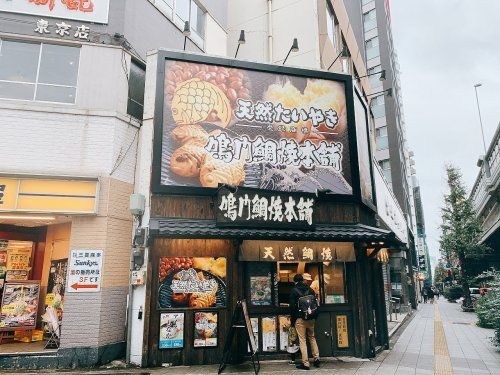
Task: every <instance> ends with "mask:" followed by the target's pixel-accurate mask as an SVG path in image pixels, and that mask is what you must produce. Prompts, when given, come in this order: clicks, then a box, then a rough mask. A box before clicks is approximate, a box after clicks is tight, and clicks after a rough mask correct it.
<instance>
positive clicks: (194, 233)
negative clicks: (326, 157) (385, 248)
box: [150, 217, 402, 245]
mask: <svg viewBox="0 0 500 375" xmlns="http://www.w3.org/2000/svg"><path fill="white" fill-rule="evenodd" d="M150 232H151V235H153V236H157V237H168V238H234V239H255V240H257V239H262V240H264V239H267V240H296V241H304V240H309V241H385V242H388V243H389V244H392V245H401V244H402V243H401V241H399V239H398V238H397V237H396V236H395V235H394V233H393V232H391V231H388V230H385V229H380V228H374V227H370V226H367V225H363V224H343V225H334V224H317V225H316V226H315V229H314V230H291V229H276V228H246V227H245V228H222V227H217V226H216V224H215V220H198V219H181V218H164V217H162V218H151V222H150Z"/></svg>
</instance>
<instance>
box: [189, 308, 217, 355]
mask: <svg viewBox="0 0 500 375" xmlns="http://www.w3.org/2000/svg"><path fill="white" fill-rule="evenodd" d="M217 320H218V315H217V313H216V312H213V313H211V312H195V313H194V347H195V348H199V347H215V346H217V337H218V331H217Z"/></svg>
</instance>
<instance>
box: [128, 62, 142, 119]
mask: <svg viewBox="0 0 500 375" xmlns="http://www.w3.org/2000/svg"><path fill="white" fill-rule="evenodd" d="M145 83H146V71H145V70H144V68H143V67H141V66H139V65H138V64H137V63H135V62H134V61H132V64H131V65H130V77H129V81H128V87H129V89H128V103H127V113H128V114H129V115H130V116H133V117H135V118H136V119H139V120H142V115H143V113H144V85H145Z"/></svg>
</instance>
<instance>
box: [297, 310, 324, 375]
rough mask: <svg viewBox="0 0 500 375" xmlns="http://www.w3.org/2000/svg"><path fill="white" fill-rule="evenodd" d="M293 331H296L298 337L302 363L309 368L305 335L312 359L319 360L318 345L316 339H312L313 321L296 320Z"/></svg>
mask: <svg viewBox="0 0 500 375" xmlns="http://www.w3.org/2000/svg"><path fill="white" fill-rule="evenodd" d="M295 329H296V330H297V334H298V336H299V345H300V353H301V355H302V363H303V364H304V366H308V367H309V357H308V355H307V341H306V333H307V337H308V338H309V343H310V344H311V350H312V354H313V357H314V359H315V360H316V359H319V349H318V344H317V343H316V338H315V337H314V319H312V320H304V319H301V318H299V319H297V321H296V322H295Z"/></svg>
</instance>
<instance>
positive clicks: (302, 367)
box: [295, 363, 310, 370]
mask: <svg viewBox="0 0 500 375" xmlns="http://www.w3.org/2000/svg"><path fill="white" fill-rule="evenodd" d="M295 368H296V369H297V370H310V368H309V367H307V366H306V365H304V364H303V363H301V364H300V365H297V366H295Z"/></svg>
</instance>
